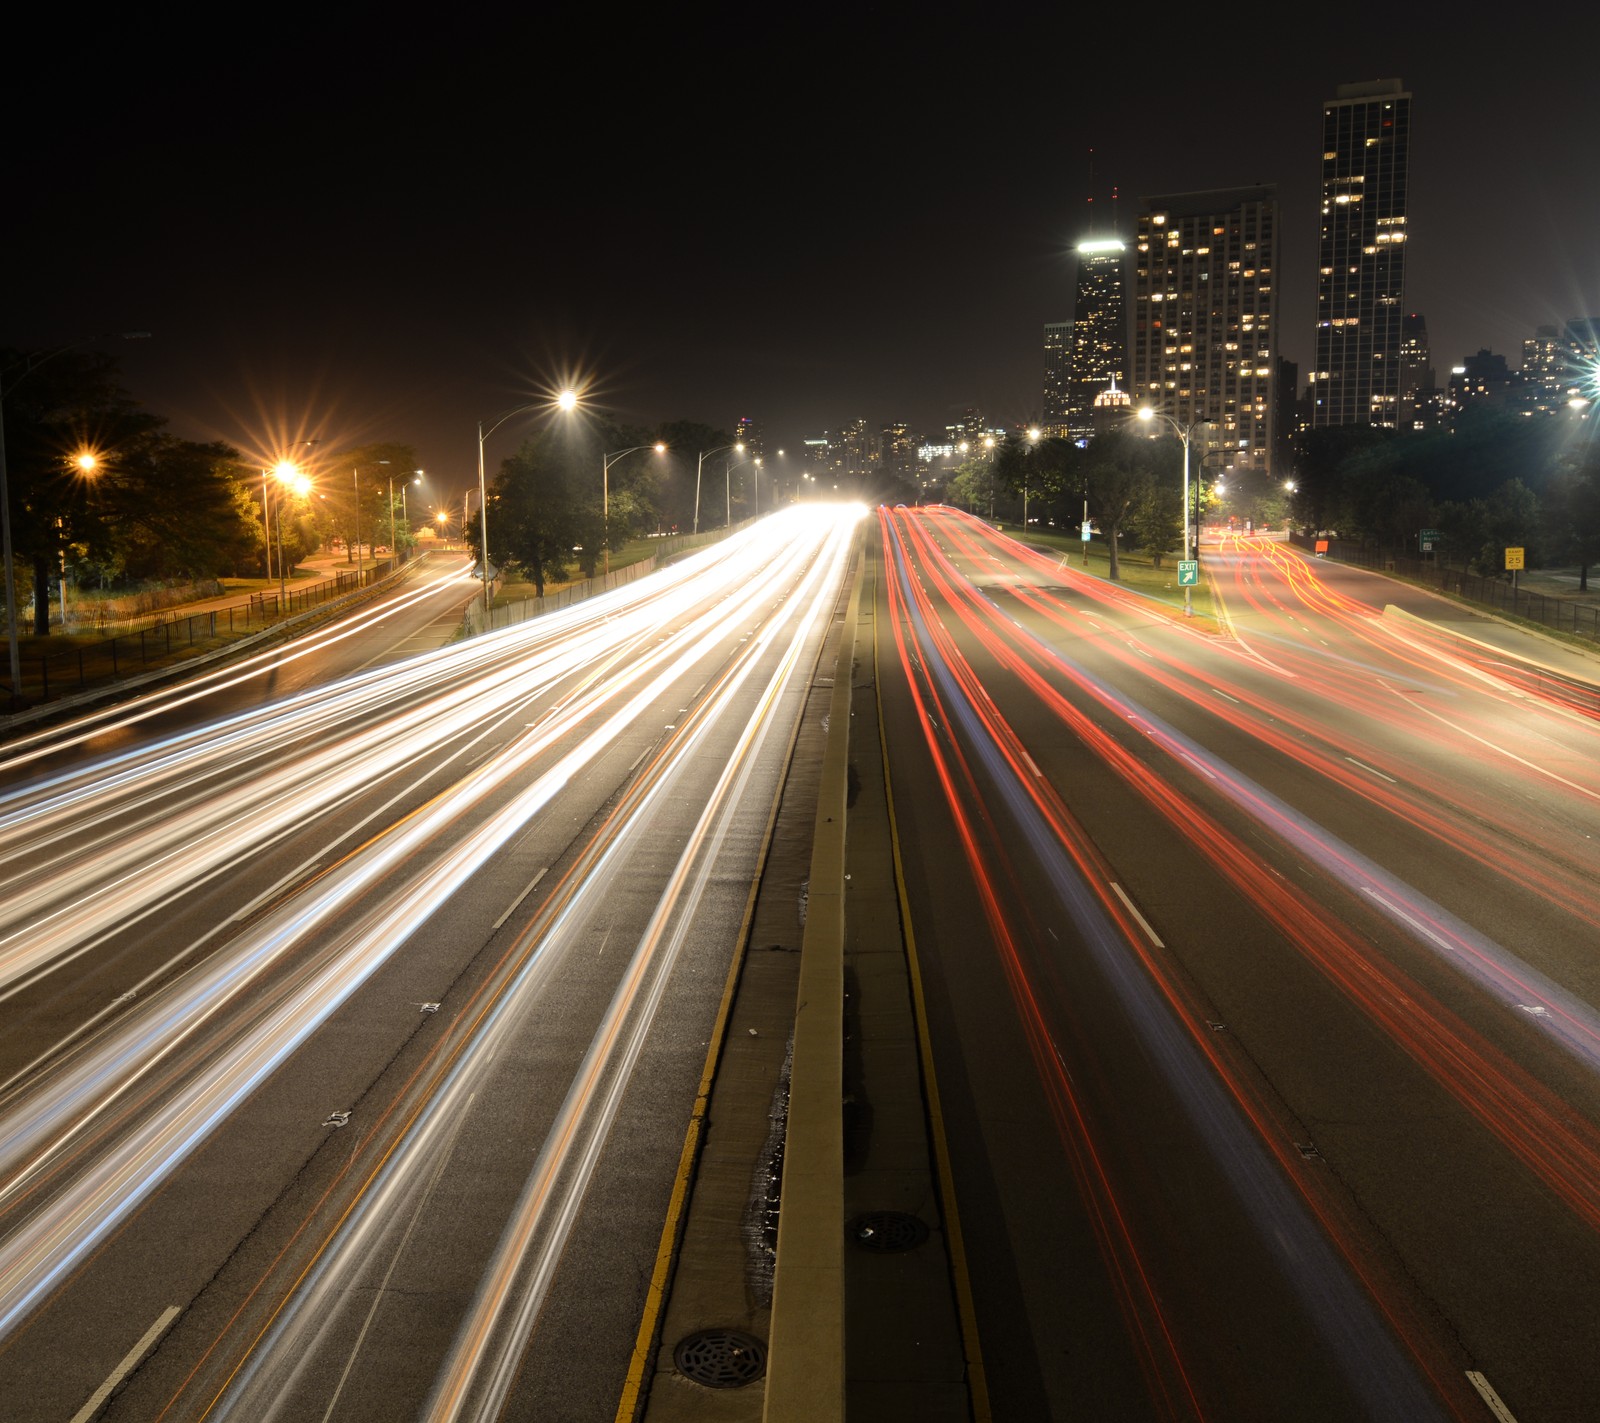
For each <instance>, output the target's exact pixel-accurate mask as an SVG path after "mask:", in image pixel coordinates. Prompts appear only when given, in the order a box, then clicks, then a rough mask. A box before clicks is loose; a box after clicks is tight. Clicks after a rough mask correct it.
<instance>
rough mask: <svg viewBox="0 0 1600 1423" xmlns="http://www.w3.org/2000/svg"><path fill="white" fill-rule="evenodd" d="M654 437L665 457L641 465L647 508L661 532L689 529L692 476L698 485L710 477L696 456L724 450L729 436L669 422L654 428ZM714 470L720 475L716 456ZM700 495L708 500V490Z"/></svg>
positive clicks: (691, 423)
mask: <svg viewBox="0 0 1600 1423" xmlns="http://www.w3.org/2000/svg"><path fill="white" fill-rule="evenodd" d="M656 438H657V439H658V440H660V441H661V442H662V443H663V444H664V445H666V447H667V454H666V457H665V458H664V459H662V460H659V461H658V460H650V461H648V462H647V463H646V465H645V469H644V474H645V475H647V476H648V478H649V480H650V483H651V499H650V501H649V504H648V506H647V507H649V508H652V509H653V510H654V515H655V519H656V521H657V522H658V523H659V524H660V525H661V526H663V528H665V529H689V528H693V527H694V509H695V477H696V474H697V472H698V474H699V476H700V478H701V480H702V482H709V480H710V478H711V469H710V466H709V465H707V466H705V467H703V468H702V467H701V464H700V456H701V455H703V454H710V453H711V451H712V450H726V447H727V446H729V445H731V444H732V443H733V436H732V435H730V434H729V433H728V432H727V431H726V430H716V429H713V428H712V427H711V426H710V425H701V424H699V423H697V422H696V421H693V420H669V421H668V422H667V423H666V424H664V425H660V426H658V427H657V428H656ZM623 448H626V446H623ZM729 453H731V452H729ZM716 467H717V471H718V472H719V473H720V472H721V469H722V464H721V457H720V456H719V457H718V460H717V465H716ZM701 495H702V497H703V498H705V499H709V498H710V491H709V489H702V490H701ZM640 517H641V518H643V517H645V513H644V509H641V510H640Z"/></svg>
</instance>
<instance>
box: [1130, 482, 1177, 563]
mask: <svg viewBox="0 0 1600 1423" xmlns="http://www.w3.org/2000/svg"><path fill="white" fill-rule="evenodd" d="M1124 523H1125V525H1126V527H1127V530H1128V537H1129V539H1130V540H1132V542H1133V546H1134V547H1135V548H1142V549H1143V550H1144V551H1145V552H1146V553H1148V554H1149V555H1150V563H1151V565H1152V566H1153V567H1155V568H1160V567H1161V559H1162V557H1163V555H1165V554H1169V553H1171V552H1172V550H1173V549H1175V548H1177V547H1178V545H1179V544H1180V543H1181V542H1182V541H1183V491H1182V490H1181V489H1180V488H1179V487H1178V485H1177V484H1175V483H1173V481H1172V480H1170V479H1167V480H1158V479H1151V480H1149V481H1147V482H1146V483H1145V485H1144V487H1143V488H1141V489H1139V490H1138V491H1137V492H1136V494H1135V496H1134V500H1133V504H1132V506H1131V507H1130V508H1129V510H1128V515H1127V518H1126V519H1125V520H1124Z"/></svg>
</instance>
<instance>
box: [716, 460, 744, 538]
mask: <svg viewBox="0 0 1600 1423" xmlns="http://www.w3.org/2000/svg"><path fill="white" fill-rule="evenodd" d="M734 449H736V450H743V449H744V446H743V445H735V446H734ZM749 463H750V461H749V460H737V461H735V462H734V463H732V464H725V465H723V466H722V478H723V498H724V499H725V500H726V502H727V509H726V514H727V520H728V523H727V527H728V528H730V529H731V528H732V527H733V472H734V470H736V469H743V468H744V467H745V466H746V465H747V464H749Z"/></svg>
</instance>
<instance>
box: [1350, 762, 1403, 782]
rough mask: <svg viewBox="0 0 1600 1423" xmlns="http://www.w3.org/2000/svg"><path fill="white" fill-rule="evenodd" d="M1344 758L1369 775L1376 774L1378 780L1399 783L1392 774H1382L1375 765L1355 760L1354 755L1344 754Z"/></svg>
mask: <svg viewBox="0 0 1600 1423" xmlns="http://www.w3.org/2000/svg"><path fill="white" fill-rule="evenodd" d="M1344 759H1345V760H1346V761H1348V762H1349V763H1350V764H1351V765H1352V766H1359V767H1360V768H1361V769H1362V770H1363V771H1366V772H1367V773H1368V774H1369V775H1373V776H1377V777H1378V778H1379V779H1380V780H1384V781H1388V783H1389V784H1390V785H1391V786H1397V785H1399V784H1400V782H1399V781H1397V780H1395V778H1394V777H1393V776H1386V775H1384V774H1383V772H1382V771H1380V770H1378V769H1377V768H1376V767H1374V766H1369V765H1367V763H1366V762H1365V761H1358V760H1356V758H1355V757H1354V756H1346V757H1345V758H1344Z"/></svg>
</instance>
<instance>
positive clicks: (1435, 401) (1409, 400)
mask: <svg viewBox="0 0 1600 1423" xmlns="http://www.w3.org/2000/svg"><path fill="white" fill-rule="evenodd" d="M1439 406H1440V401H1439V390H1438V382H1437V381H1436V380H1435V379H1434V374H1433V353H1432V351H1431V350H1430V348H1429V346H1428V323H1427V322H1426V321H1424V320H1423V318H1422V316H1421V314H1420V313H1419V312H1411V313H1410V314H1409V315H1408V316H1406V317H1405V318H1404V319H1403V320H1402V321H1401V323H1400V417H1399V420H1398V421H1397V422H1396V428H1397V429H1400V430H1432V429H1436V428H1437V427H1438V423H1439Z"/></svg>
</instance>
